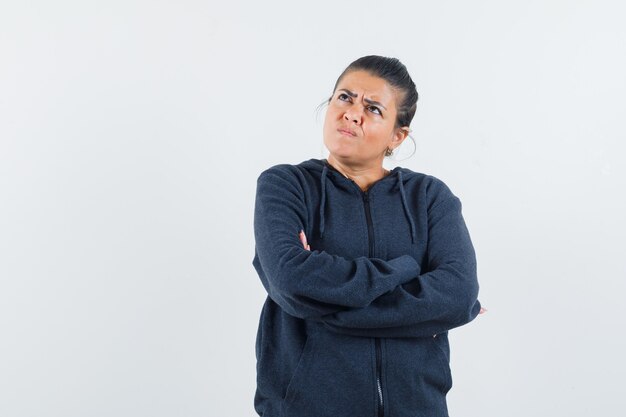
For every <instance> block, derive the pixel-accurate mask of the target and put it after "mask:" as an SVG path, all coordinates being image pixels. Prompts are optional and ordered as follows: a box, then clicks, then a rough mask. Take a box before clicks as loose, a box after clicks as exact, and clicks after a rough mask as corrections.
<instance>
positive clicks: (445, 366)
mask: <svg viewBox="0 0 626 417" xmlns="http://www.w3.org/2000/svg"><path fill="white" fill-rule="evenodd" d="M430 340H431V343H432V345H434V347H435V352H436V354H437V356H438V357H439V361H440V363H441V371H442V373H443V375H444V376H445V381H444V384H443V385H442V387H441V389H442V390H443V393H444V394H447V393H448V391H450V389H451V388H452V372H451V370H450V344H449V343H448V334H447V333H440V334H437V335H435V336H433V337H432V338H430Z"/></svg>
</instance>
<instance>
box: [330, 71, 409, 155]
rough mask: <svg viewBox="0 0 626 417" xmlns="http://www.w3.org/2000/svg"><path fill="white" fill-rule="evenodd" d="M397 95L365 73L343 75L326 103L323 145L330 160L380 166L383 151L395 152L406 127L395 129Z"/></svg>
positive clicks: (384, 84) (357, 72)
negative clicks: (392, 150) (329, 155)
mask: <svg viewBox="0 0 626 417" xmlns="http://www.w3.org/2000/svg"><path fill="white" fill-rule="evenodd" d="M397 99H398V97H397V93H396V91H395V90H393V89H392V88H391V86H390V85H389V84H388V83H387V81H385V80H384V79H382V78H379V77H376V76H374V75H371V74H369V73H368V72H365V71H353V72H349V73H347V74H346V75H345V76H344V77H343V79H342V80H341V81H340V82H339V84H338V85H337V89H336V90H335V92H334V94H333V96H332V97H331V99H330V103H329V105H328V110H327V111H326V118H325V120H324V145H326V147H327V148H328V150H329V152H330V153H331V155H332V156H333V157H334V158H337V159H340V160H342V161H344V162H351V163H357V164H363V165H370V164H382V160H383V159H384V153H385V150H386V148H387V147H389V148H391V149H395V148H397V147H398V146H399V145H400V144H401V143H402V141H403V140H404V139H405V138H406V136H407V134H408V127H399V128H395V123H396V115H397V107H396V100H397Z"/></svg>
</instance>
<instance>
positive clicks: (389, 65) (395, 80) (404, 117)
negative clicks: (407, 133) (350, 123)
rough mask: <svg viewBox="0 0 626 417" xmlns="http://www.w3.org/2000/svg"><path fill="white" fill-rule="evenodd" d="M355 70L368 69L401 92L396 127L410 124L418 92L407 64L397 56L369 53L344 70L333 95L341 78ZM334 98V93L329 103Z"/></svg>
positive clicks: (367, 70)
mask: <svg viewBox="0 0 626 417" xmlns="http://www.w3.org/2000/svg"><path fill="white" fill-rule="evenodd" d="M353 71H366V72H368V73H370V74H371V75H374V76H376V77H380V78H382V79H383V80H385V81H387V82H388V83H389V85H391V87H392V88H394V89H396V90H398V91H399V92H400V93H401V94H400V101H401V102H400V103H399V104H398V106H397V107H398V114H397V116H396V123H395V127H403V126H409V125H410V124H411V120H413V116H415V111H416V109H417V99H418V94H417V90H416V89H415V83H414V82H413V80H412V79H411V76H410V75H409V72H408V71H407V69H406V66H405V65H404V64H403V63H402V62H400V60H399V59H397V58H388V57H384V56H379V55H367V56H364V57H361V58H359V59H357V60H356V61H353V62H352V63H351V64H350V65H348V67H347V68H346V69H345V70H343V72H342V73H341V75H340V76H339V78H337V82H335V86H334V87H333V95H334V94H335V90H336V89H337V85H338V84H339V82H341V79H342V78H343V77H344V76H345V75H346V74H348V73H350V72H353ZM331 99H332V95H331V96H330V98H329V99H328V103H330V100H331Z"/></svg>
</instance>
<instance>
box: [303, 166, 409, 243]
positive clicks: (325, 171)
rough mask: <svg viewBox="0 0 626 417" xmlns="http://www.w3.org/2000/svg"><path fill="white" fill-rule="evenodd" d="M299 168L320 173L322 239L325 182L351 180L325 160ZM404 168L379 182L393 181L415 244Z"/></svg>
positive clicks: (321, 232) (398, 168)
mask: <svg viewBox="0 0 626 417" xmlns="http://www.w3.org/2000/svg"><path fill="white" fill-rule="evenodd" d="M300 165H301V166H303V167H305V168H308V169H312V170H313V171H321V172H320V188H321V201H320V208H319V211H320V212H319V215H320V230H319V236H320V239H323V238H324V216H325V210H324V209H325V207H326V199H327V198H326V181H327V178H328V176H329V174H330V175H335V176H336V177H337V178H340V179H341V180H343V181H350V182H352V181H353V180H351V179H349V178H346V177H345V176H344V175H343V174H342V173H341V172H339V171H338V170H337V169H336V168H335V167H333V166H332V165H330V164H329V163H328V160H327V159H309V160H308V161H304V162H302V163H301V164H300ZM404 169H405V168H402V167H395V168H394V169H392V170H391V171H390V172H389V175H387V176H386V177H384V178H381V179H380V180H379V181H382V180H384V181H395V185H396V187H397V194H396V196H397V198H399V199H400V200H401V202H402V207H403V209H404V214H405V216H406V220H407V222H408V223H409V226H410V229H411V243H415V233H416V232H415V222H414V221H413V216H412V215H411V211H410V210H409V205H408V203H407V200H406V193H405V191H404V180H403V177H402V174H403V170H404ZM362 192H363V191H362Z"/></svg>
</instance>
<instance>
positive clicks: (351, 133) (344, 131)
mask: <svg viewBox="0 0 626 417" xmlns="http://www.w3.org/2000/svg"><path fill="white" fill-rule="evenodd" d="M337 131H338V132H339V133H341V134H342V135H346V136H356V134H355V133H353V132H351V131H349V130H347V129H337Z"/></svg>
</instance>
